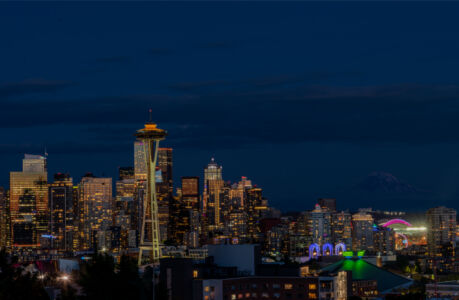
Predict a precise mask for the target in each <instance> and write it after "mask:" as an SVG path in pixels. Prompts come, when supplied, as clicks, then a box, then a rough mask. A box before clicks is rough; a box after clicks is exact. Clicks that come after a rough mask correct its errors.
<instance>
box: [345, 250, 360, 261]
mask: <svg viewBox="0 0 459 300" xmlns="http://www.w3.org/2000/svg"><path fill="white" fill-rule="evenodd" d="M364 255H365V250H360V251H357V254H356V255H354V252H353V251H344V252H343V256H344V257H345V258H347V259H351V258H353V257H358V258H359V259H361V258H362V257H363V256H364Z"/></svg>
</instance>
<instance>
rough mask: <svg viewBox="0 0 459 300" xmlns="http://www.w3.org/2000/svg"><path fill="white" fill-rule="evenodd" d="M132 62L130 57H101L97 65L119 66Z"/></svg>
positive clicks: (97, 60)
mask: <svg viewBox="0 0 459 300" xmlns="http://www.w3.org/2000/svg"><path fill="white" fill-rule="evenodd" d="M130 60H131V58H130V57H129V56H108V57H99V58H97V59H96V62H97V63H103V64H118V63H127V62H129V61H130Z"/></svg>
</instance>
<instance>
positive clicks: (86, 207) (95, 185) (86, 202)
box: [78, 174, 113, 250]
mask: <svg viewBox="0 0 459 300" xmlns="http://www.w3.org/2000/svg"><path fill="white" fill-rule="evenodd" d="M78 212H79V216H78V223H79V224H78V227H79V231H78V239H79V248H80V250H88V249H94V248H95V246H96V245H95V240H96V234H97V231H104V230H108V228H109V227H110V226H111V225H112V224H113V219H112V179H111V178H97V177H93V176H92V174H88V175H86V176H85V177H83V178H82V179H81V182H80V184H79V185H78Z"/></svg>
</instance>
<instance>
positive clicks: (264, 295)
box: [261, 293, 269, 298]
mask: <svg viewBox="0 0 459 300" xmlns="http://www.w3.org/2000/svg"><path fill="white" fill-rule="evenodd" d="M261 298H269V294H268V293H263V294H261Z"/></svg>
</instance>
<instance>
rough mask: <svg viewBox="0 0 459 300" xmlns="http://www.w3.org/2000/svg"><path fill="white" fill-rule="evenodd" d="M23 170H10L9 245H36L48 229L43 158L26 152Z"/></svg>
mask: <svg viewBox="0 0 459 300" xmlns="http://www.w3.org/2000/svg"><path fill="white" fill-rule="evenodd" d="M22 166H23V171H22V172H11V173H10V202H9V204H10V205H9V206H10V217H11V239H12V245H13V246H14V247H18V248H24V247H26V248H29V247H30V248H37V247H39V246H40V238H41V236H42V235H43V234H46V232H47V230H48V216H49V208H48V185H47V181H48V179H47V177H48V174H47V168H46V158H45V157H43V156H40V155H30V154H26V155H25V157H24V159H23V161H22Z"/></svg>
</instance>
